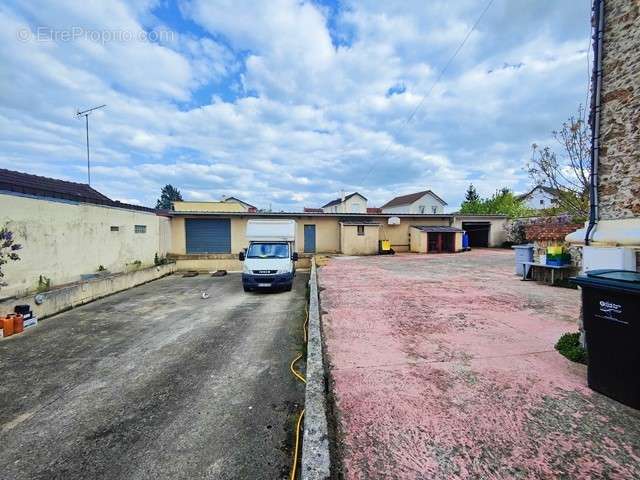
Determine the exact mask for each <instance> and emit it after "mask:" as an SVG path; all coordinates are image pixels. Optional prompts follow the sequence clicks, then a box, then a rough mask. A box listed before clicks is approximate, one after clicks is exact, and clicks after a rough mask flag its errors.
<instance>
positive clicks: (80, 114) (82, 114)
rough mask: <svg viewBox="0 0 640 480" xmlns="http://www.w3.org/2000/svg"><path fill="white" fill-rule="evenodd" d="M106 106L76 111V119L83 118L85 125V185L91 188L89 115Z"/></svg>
mask: <svg viewBox="0 0 640 480" xmlns="http://www.w3.org/2000/svg"><path fill="white" fill-rule="evenodd" d="M104 107H106V105H100V106H98V107H93V108H89V109H88V110H84V111H82V112H81V111H80V110H77V111H76V118H80V117H84V119H85V125H86V128H87V184H88V185H89V186H91V162H90V161H89V115H90V114H91V112H93V111H94V110H98V109H99V108H104Z"/></svg>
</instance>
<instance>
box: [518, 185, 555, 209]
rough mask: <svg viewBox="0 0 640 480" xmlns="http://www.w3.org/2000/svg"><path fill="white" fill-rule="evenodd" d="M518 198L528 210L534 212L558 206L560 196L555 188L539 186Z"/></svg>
mask: <svg viewBox="0 0 640 480" xmlns="http://www.w3.org/2000/svg"><path fill="white" fill-rule="evenodd" d="M517 198H518V200H521V201H522V202H523V204H524V205H525V207H527V208H530V209H532V210H543V209H545V208H553V207H555V206H556V205H558V203H559V199H560V195H559V191H558V190H556V189H555V188H550V187H545V186H542V185H538V186H536V187H534V188H533V189H531V191H529V192H527V193H524V194H522V195H519V196H518V197H517Z"/></svg>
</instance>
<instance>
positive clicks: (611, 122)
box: [567, 0, 640, 250]
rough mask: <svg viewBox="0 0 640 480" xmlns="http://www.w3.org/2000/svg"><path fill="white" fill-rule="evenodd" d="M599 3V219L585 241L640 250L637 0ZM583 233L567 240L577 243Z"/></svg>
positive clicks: (639, 8)
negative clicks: (601, 30)
mask: <svg viewBox="0 0 640 480" xmlns="http://www.w3.org/2000/svg"><path fill="white" fill-rule="evenodd" d="M603 1H604V36H603V47H602V90H601V95H600V100H601V110H600V152H599V153H600V155H599V162H598V166H597V169H598V176H599V181H598V187H597V192H598V218H597V223H596V226H595V228H594V229H593V232H592V235H591V236H590V239H591V244H592V245H594V246H599V245H600V246H625V247H632V248H636V249H638V250H640V48H638V47H639V46H640V0H603ZM596 5H597V0H596ZM585 233H586V228H583V229H580V230H578V231H576V232H575V233H573V234H571V235H569V236H568V237H567V240H568V241H569V242H571V243H573V244H581V243H583V242H584V239H585Z"/></svg>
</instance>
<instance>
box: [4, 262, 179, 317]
mask: <svg viewBox="0 0 640 480" xmlns="http://www.w3.org/2000/svg"><path fill="white" fill-rule="evenodd" d="M175 269H176V266H175V263H169V264H166V265H159V266H154V267H148V268H141V269H139V270H134V271H131V272H121V273H114V274H110V275H106V276H104V277H96V278H92V279H91V280H85V281H79V282H74V283H70V284H68V285H63V286H60V287H54V288H53V289H51V290H49V291H47V292H44V293H42V296H43V298H44V302H43V303H42V304H41V305H36V304H35V301H34V297H35V295H36V294H35V293H31V294H29V295H27V296H24V297H19V298H8V299H6V300H2V301H0V314H6V313H12V312H13V307H14V306H15V305H21V304H29V305H31V307H32V309H33V313H34V314H35V315H36V316H37V317H38V318H39V319H43V318H46V317H50V316H52V315H55V314H57V313H60V312H64V311H66V310H69V309H71V308H75V307H79V306H80V305H84V304H85V303H89V302H93V301H94V300H98V299H99V298H102V297H106V296H108V295H112V294H114V293H117V292H121V291H123V290H128V289H129V288H133V287H136V286H138V285H142V284H143V283H147V282H151V281H153V280H157V279H158V278H161V277H164V276H165V275H170V274H172V273H173V272H174V271H175Z"/></svg>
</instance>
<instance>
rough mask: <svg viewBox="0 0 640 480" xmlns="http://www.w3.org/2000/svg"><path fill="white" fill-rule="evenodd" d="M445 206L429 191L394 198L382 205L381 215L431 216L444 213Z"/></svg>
mask: <svg viewBox="0 0 640 480" xmlns="http://www.w3.org/2000/svg"><path fill="white" fill-rule="evenodd" d="M446 205H447V202H445V201H444V200H443V199H442V198H440V197H439V196H438V195H436V194H435V193H433V192H432V191H431V190H424V191H422V192H416V193H410V194H408V195H401V196H399V197H395V198H393V199H392V200H390V201H388V202H387V203H385V204H384V205H382V207H381V208H382V213H413V214H420V215H422V214H432V215H437V214H440V213H444V207H445V206H446Z"/></svg>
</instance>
